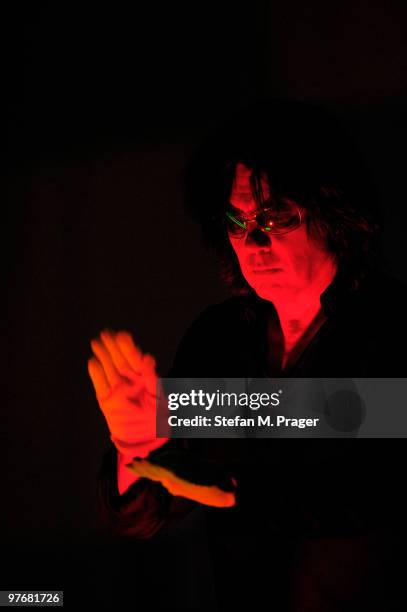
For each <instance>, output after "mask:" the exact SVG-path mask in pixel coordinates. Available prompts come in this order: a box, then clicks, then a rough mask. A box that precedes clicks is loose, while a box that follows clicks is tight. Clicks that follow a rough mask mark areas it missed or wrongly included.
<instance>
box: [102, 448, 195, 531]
mask: <svg viewBox="0 0 407 612" xmlns="http://www.w3.org/2000/svg"><path fill="white" fill-rule="evenodd" d="M170 444H173V441H171V443H170ZM164 446H167V445H164ZM155 452H156V453H157V451H155ZM98 501H99V509H100V512H101V514H102V517H103V520H104V522H105V524H106V525H107V528H108V531H109V533H110V534H111V535H114V536H124V537H131V538H137V539H143V540H144V539H148V538H151V537H152V536H154V535H155V534H156V533H157V532H158V531H160V530H162V529H163V528H168V527H170V526H171V525H172V524H174V523H175V522H177V521H178V520H179V519H180V518H182V517H183V516H185V515H186V514H188V513H189V512H190V511H191V510H193V509H194V508H196V507H197V504H196V502H193V501H190V500H189V499H185V498H183V497H174V496H173V495H171V494H170V493H168V491H167V490H166V489H165V488H164V487H163V486H162V485H161V483H159V482H154V481H151V480H148V479H146V478H139V479H138V480H137V481H136V482H134V483H133V484H132V485H131V486H130V487H129V488H128V489H127V491H126V492H125V493H123V495H120V493H119V490H118V485H117V450H116V447H115V446H114V445H113V444H112V446H111V447H110V449H109V450H108V451H107V452H106V453H105V454H104V456H103V459H102V466H101V469H100V472H99V478H98Z"/></svg>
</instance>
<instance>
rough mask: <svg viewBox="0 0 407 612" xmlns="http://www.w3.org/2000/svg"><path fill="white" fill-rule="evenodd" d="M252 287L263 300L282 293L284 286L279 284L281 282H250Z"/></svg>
mask: <svg viewBox="0 0 407 612" xmlns="http://www.w3.org/2000/svg"><path fill="white" fill-rule="evenodd" d="M251 286H252V289H254V291H255V292H256V293H257V295H258V296H259V297H260V298H262V299H263V300H270V301H272V300H273V297H276V296H277V295H279V294H280V295H281V294H282V293H284V291H285V288H284V287H283V286H282V285H281V283H277V282H276V281H274V282H268V283H256V284H254V283H253V284H252V285H251Z"/></svg>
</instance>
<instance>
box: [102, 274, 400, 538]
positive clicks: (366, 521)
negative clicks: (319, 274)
mask: <svg viewBox="0 0 407 612" xmlns="http://www.w3.org/2000/svg"><path fill="white" fill-rule="evenodd" d="M321 303H322V306H323V309H324V312H325V314H326V315H327V320H326V322H325V323H324V324H323V326H322V327H321V328H320V329H319V331H318V332H317V334H316V335H315V337H314V338H313V339H312V341H311V343H310V344H309V345H308V347H307V348H306V349H305V351H304V352H303V353H302V355H301V356H300V358H299V359H298V361H297V363H296V364H295V365H294V366H293V368H292V369H291V370H290V371H289V372H284V373H283V375H284V376H291V377H304V378H307V377H341V378H342V377H349V378H356V377H357V378H363V377H405V374H406V367H405V350H406V341H407V333H406V324H405V313H406V311H407V308H406V307H407V296H406V288H405V286H404V285H402V284H401V283H399V282H398V281H396V280H394V279H390V278H388V277H386V276H383V275H376V276H374V277H373V276H371V277H370V278H369V279H367V280H365V281H364V282H363V283H362V284H361V286H359V288H358V289H353V288H352V285H351V283H350V282H349V281H347V280H346V279H345V278H344V277H341V276H339V275H338V276H337V278H336V279H335V280H334V282H333V283H332V284H331V285H330V287H328V289H327V290H326V291H325V293H324V294H323V295H322V296H321ZM270 308H272V306H271V305H270V304H269V303H268V302H265V301H264V300H261V299H259V298H258V297H256V296H254V295H251V296H246V297H235V298H231V299H229V300H227V301H225V302H223V303H221V304H216V305H213V306H210V307H209V308H207V309H206V310H205V311H204V312H203V313H202V314H201V315H200V316H199V317H198V319H197V320H196V321H195V322H194V323H193V325H192V326H191V328H190V329H189V330H188V332H187V334H186V335H185V337H184V338H183V340H182V341H181V343H180V345H179V349H178V352H177V354H176V357H175V360H174V363H173V367H172V369H171V371H170V373H169V376H170V377H198V378H199V377H201V378H203V377H217V376H219V377H222V376H223V377H261V376H264V375H268V376H273V375H276V376H282V373H281V372H270V368H269V367H267V366H266V359H265V357H266V352H267V346H266V345H267V343H266V333H265V324H266V323H265V322H266V316H267V314H270ZM383 409H384V410H385V406H384V407H383ZM404 444H405V442H404V440H403V439H393V440H358V439H352V438H349V439H348V438H345V439H306V438H305V439H296V441H295V442H288V441H287V440H286V439H224V440H218V439H204V440H202V439H192V440H188V441H182V440H172V441H170V442H169V443H168V444H167V445H165V446H164V447H162V448H161V449H158V450H157V451H155V452H154V453H153V454H152V457H159V456H160V453H161V454H162V453H165V452H166V450H168V448H169V449H172V448H174V449H183V451H184V452H185V453H187V455H186V456H190V457H195V458H196V459H197V460H198V461H199V460H200V459H202V460H205V459H208V460H209V461H211V462H213V461H215V462H216V463H217V464H218V465H219V467H220V469H222V470H225V472H226V473H227V474H231V475H233V476H234V477H235V478H236V479H237V481H238V497H237V504H236V506H235V507H234V508H230V509H216V508H209V507H208V508H205V512H206V514H207V521H208V524H209V531H210V533H211V534H212V535H213V536H214V537H215V539H216V534H217V533H218V534H219V533H222V534H224V533H225V531H226V532H227V531H229V532H230V533H231V534H233V533H235V534H237V533H239V534H240V535H241V534H242V533H243V534H246V535H247V534H249V535H250V536H253V537H263V536H262V534H264V533H265V530H266V532H267V533H277V532H280V533H281V530H289V532H290V533H291V534H293V535H294V536H295V535H298V536H299V537H302V536H304V535H306V536H308V537H330V536H341V535H352V534H355V533H356V534H357V533H364V532H366V531H369V530H372V529H377V528H382V527H386V526H388V525H389V524H390V522H391V523H392V524H397V525H399V524H400V521H399V520H398V518H399V519H400V520H402V516H403V510H402V509H403V504H402V502H401V500H402V488H403V487H402V482H403V481H404V480H405V446H404ZM166 447H167V448H166ZM116 461H117V456H116V450H115V448H114V447H113V446H112V447H111V449H110V450H109V452H108V453H106V455H105V456H104V460H103V465H102V469H101V472H100V479H99V491H100V500H101V505H102V510H103V512H104V513H105V516H106V519H107V521H108V523H109V525H110V528H111V529H112V531H113V533H116V534H118V535H120V536H125V537H130V538H137V539H146V538H150V537H151V536H153V535H154V534H156V533H157V532H160V531H161V530H162V529H163V528H165V529H170V528H171V525H172V524H174V523H176V522H177V521H178V520H179V519H180V518H181V517H182V516H184V515H186V514H188V512H189V511H190V510H192V509H193V508H196V507H197V504H196V503H195V502H192V501H190V500H187V499H184V498H181V497H173V496H172V495H170V494H169V493H168V492H167V491H166V490H165V489H164V488H163V487H162V486H161V484H159V483H156V482H152V481H149V480H146V479H143V478H142V479H139V480H138V481H137V482H135V483H134V484H133V485H132V486H131V487H130V488H129V489H128V490H127V491H126V493H125V494H124V495H122V496H120V495H119V494H118V490H117V481H116V469H117V465H116ZM186 461H187V460H186Z"/></svg>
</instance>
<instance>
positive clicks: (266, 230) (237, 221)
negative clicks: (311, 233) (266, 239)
mask: <svg viewBox="0 0 407 612" xmlns="http://www.w3.org/2000/svg"><path fill="white" fill-rule="evenodd" d="M295 207H296V209H297V210H296V214H297V215H298V217H299V222H298V225H296V226H295V227H291V228H290V229H287V230H285V231H284V230H283V231H281V232H276V231H272V229H271V228H268V227H262V226H261V225H260V224H259V222H258V221H257V217H258V216H259V215H260V214H263V213H267V212H268V211H269V210H272V206H269V207H268V208H263V209H261V210H259V211H258V212H257V213H256V214H255V215H254V216H253V217H250V218H243V222H245V223H250V222H253V221H254V222H255V223H256V226H257V227H258V228H259V229H260V231H261V232H263V234H272V235H274V236H282V235H284V234H289V233H290V232H293V231H294V230H296V229H298V228H299V227H300V226H301V223H302V222H303V214H302V213H303V212H304V208H302V207H301V206H298V205H296V206H295ZM225 215H226V217H228V218H229V219H230V220H231V221H233V223H235V224H236V225H239V226H240V227H242V228H243V229H244V230H245V231H244V232H242V234H241V235H238V234H236V235H235V236H234V237H235V238H237V239H241V238H244V237H245V236H247V234H248V233H250V232H249V228H248V227H246V228H245V227H243V224H242V221H240V219H239V218H238V217H235V216H234V215H232V213H230V212H229V211H226V213H225ZM250 231H253V229H252V230H250ZM232 235H233V234H232Z"/></svg>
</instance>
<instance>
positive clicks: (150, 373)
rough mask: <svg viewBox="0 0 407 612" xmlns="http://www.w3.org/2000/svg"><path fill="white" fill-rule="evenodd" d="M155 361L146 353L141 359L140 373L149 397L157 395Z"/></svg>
mask: <svg viewBox="0 0 407 612" xmlns="http://www.w3.org/2000/svg"><path fill="white" fill-rule="evenodd" d="M155 366H156V364H155V359H154V357H153V356H152V355H149V354H148V353H146V354H145V355H143V359H142V366H141V367H142V372H143V377H144V381H145V385H146V388H147V391H148V392H149V393H151V395H154V396H155V395H157V380H158V378H157V374H156V371H155Z"/></svg>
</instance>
